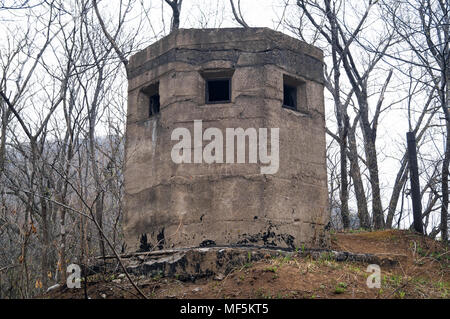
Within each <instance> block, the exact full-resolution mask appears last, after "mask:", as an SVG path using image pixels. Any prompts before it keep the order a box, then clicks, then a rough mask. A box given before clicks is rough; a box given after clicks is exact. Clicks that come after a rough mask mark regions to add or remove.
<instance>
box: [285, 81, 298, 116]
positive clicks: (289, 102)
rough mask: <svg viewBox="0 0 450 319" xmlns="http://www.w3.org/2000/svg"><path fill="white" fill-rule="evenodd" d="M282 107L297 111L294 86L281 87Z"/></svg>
mask: <svg viewBox="0 0 450 319" xmlns="http://www.w3.org/2000/svg"><path fill="white" fill-rule="evenodd" d="M283 93H284V96H283V107H286V108H289V109H293V110H297V88H296V87H295V86H291V85H287V84H284V85H283Z"/></svg>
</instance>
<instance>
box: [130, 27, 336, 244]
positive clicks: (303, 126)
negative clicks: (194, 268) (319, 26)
mask: <svg viewBox="0 0 450 319" xmlns="http://www.w3.org/2000/svg"><path fill="white" fill-rule="evenodd" d="M322 69H323V55H322V52H321V51H320V50H319V49H317V48H315V47H313V46H311V45H308V44H306V43H304V42H301V41H299V40H296V39H294V38H291V37H289V36H287V35H284V34H282V33H279V32H276V31H273V30H270V29H267V28H251V29H243V28H230V29H180V30H178V31H176V32H173V33H171V34H170V35H169V36H167V37H165V38H163V39H161V40H159V41H158V42H156V43H154V44H152V45H150V46H149V47H148V48H147V49H145V50H143V51H141V52H139V53H137V54H135V55H134V56H133V57H131V59H130V63H129V65H128V66H127V73H128V112H127V130H126V146H125V167H124V178H125V207H124V208H125V216H124V221H123V222H124V231H125V236H126V242H127V249H128V250H130V251H136V250H138V249H139V247H141V248H142V247H145V248H146V249H168V248H185V247H199V246H200V247H202V246H211V245H226V246H228V245H256V246H276V247H281V248H291V249H295V248H298V247H302V245H305V246H306V247H311V248H315V247H320V246H326V245H327V236H326V229H325V228H326V225H327V224H328V222H329V211H328V209H327V184H326V158H325V147H326V146H325V118H324V98H323V72H322ZM196 120H197V121H198V120H201V121H202V131H203V132H205V131H206V130H207V129H208V128H218V129H220V130H223V131H224V132H225V130H226V129H227V128H242V129H244V130H246V129H249V128H255V129H256V130H258V129H260V128H279V169H278V171H277V172H276V173H275V174H261V172H260V163H249V161H248V158H249V157H250V154H248V150H247V151H246V153H245V158H246V161H245V163H236V162H235V163H233V164H229V163H226V162H225V161H223V162H222V163H217V162H216V163H205V162H200V163H195V161H194V162H193V163H181V164H177V163H174V162H173V160H172V159H171V151H172V147H173V145H174V143H175V142H174V141H172V140H171V134H172V132H173V130H174V129H176V128H178V127H184V128H187V129H188V130H191V131H193V128H194V121H196ZM203 146H204V145H198V144H196V143H195V142H193V143H192V152H193V153H194V152H195V151H196V149H198V148H199V147H203ZM223 156H225V155H223ZM144 236H145V237H144ZM143 239H145V243H143Z"/></svg>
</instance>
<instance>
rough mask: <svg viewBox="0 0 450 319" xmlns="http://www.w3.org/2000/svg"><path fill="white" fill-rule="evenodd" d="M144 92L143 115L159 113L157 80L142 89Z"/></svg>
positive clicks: (149, 115) (150, 115)
mask: <svg viewBox="0 0 450 319" xmlns="http://www.w3.org/2000/svg"><path fill="white" fill-rule="evenodd" d="M142 93H143V94H144V97H143V98H144V100H143V101H145V102H144V105H145V106H144V107H145V110H144V109H143V111H145V116H148V117H152V116H153V115H156V114H159V111H160V103H159V82H158V83H155V84H151V85H149V86H147V87H145V88H143V89H142Z"/></svg>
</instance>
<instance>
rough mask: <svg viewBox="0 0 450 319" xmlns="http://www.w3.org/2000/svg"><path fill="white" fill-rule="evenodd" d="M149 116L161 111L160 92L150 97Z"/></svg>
mask: <svg viewBox="0 0 450 319" xmlns="http://www.w3.org/2000/svg"><path fill="white" fill-rule="evenodd" d="M148 111H149V112H148V116H152V115H155V114H158V113H159V94H158V93H156V94H154V95H152V96H150V98H149V108H148Z"/></svg>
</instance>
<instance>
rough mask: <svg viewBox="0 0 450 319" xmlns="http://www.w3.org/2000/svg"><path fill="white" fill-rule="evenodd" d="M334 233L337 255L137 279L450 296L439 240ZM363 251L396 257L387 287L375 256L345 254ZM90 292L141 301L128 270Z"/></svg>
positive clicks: (155, 288)
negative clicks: (376, 279) (370, 281)
mask: <svg viewBox="0 0 450 319" xmlns="http://www.w3.org/2000/svg"><path fill="white" fill-rule="evenodd" d="M331 237H332V247H331V248H332V249H333V250H334V251H335V252H334V254H332V253H323V252H320V253H319V254H315V255H314V254H306V253H305V250H304V249H301V248H299V249H297V250H296V251H295V252H290V253H289V254H285V253H282V252H278V253H277V254H264V255H263V257H262V258H261V259H259V260H253V259H249V260H246V259H245V258H244V259H242V260H241V262H240V264H239V265H237V264H236V265H235V267H234V268H233V270H232V271H231V272H229V273H228V274H215V275H213V276H211V277H208V278H201V279H197V280H195V281H184V280H182V278H179V277H178V276H177V275H175V278H173V277H164V274H155V273H154V274H153V275H152V276H151V277H149V276H144V275H141V276H139V275H133V279H134V280H135V282H136V283H137V284H138V286H139V287H140V289H141V290H142V291H143V292H144V293H145V294H146V295H147V296H148V297H149V298H449V291H450V257H449V251H448V248H446V247H443V246H442V245H441V244H440V243H439V242H437V241H434V240H431V239H429V238H426V237H423V236H420V235H417V234H414V233H411V232H408V231H398V230H385V231H374V232H364V231H358V232H346V233H333V234H332V236H331ZM336 251H338V253H336ZM343 252H349V253H353V254H348V253H343ZM360 254H372V255H374V256H377V257H379V259H380V260H390V261H392V262H387V263H385V262H383V263H381V265H380V266H381V288H368V287H367V284H366V281H367V277H368V276H369V275H370V273H369V272H366V270H367V266H368V264H369V262H368V261H350V259H349V258H347V259H342V258H341V259H339V256H341V255H344V256H360ZM357 260H359V259H357ZM361 260H363V259H361ZM86 291H87V295H88V296H89V298H138V295H137V293H136V291H135V290H134V289H133V287H132V285H131V284H130V283H129V282H128V280H127V279H126V278H124V276H123V274H122V275H121V274H108V275H103V274H97V275H95V276H90V277H88V283H87V286H86ZM43 298H85V293H84V289H68V288H67V287H60V288H57V289H54V290H52V291H50V292H49V293H47V294H46V295H45V296H43Z"/></svg>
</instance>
